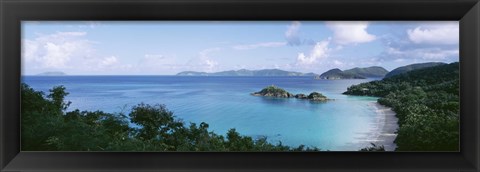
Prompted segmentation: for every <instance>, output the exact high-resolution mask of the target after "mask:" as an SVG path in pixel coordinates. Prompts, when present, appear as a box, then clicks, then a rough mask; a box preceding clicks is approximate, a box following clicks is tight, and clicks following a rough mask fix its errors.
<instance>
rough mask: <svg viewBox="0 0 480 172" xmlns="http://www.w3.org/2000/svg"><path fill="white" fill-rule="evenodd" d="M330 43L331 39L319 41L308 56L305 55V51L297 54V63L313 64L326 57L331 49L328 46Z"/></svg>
mask: <svg viewBox="0 0 480 172" xmlns="http://www.w3.org/2000/svg"><path fill="white" fill-rule="evenodd" d="M329 44H330V39H327V40H324V41H321V42H317V43H316V44H315V46H314V47H313V49H312V51H311V52H310V54H309V55H308V56H307V55H305V53H299V54H298V56H297V64H300V65H311V64H313V63H315V62H317V61H318V60H319V59H322V58H326V57H327V56H328V53H329V51H330V49H329V48H328V45H329Z"/></svg>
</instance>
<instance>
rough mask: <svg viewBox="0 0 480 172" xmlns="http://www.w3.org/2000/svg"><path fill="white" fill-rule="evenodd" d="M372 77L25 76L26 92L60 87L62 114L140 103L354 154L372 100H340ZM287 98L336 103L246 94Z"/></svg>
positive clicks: (217, 127)
mask: <svg viewBox="0 0 480 172" xmlns="http://www.w3.org/2000/svg"><path fill="white" fill-rule="evenodd" d="M370 80H372V79H364V80H363V79H355V80H314V79H313V78H312V77H202V76H192V77H189V76H24V77H23V82H25V83H27V84H28V85H30V86H31V87H32V88H34V89H36V90H40V91H44V92H46V93H47V92H48V90H49V89H51V88H52V87H53V86H57V85H64V86H65V87H66V88H67V92H69V93H70V94H69V95H68V96H67V97H66V100H68V101H71V102H72V104H71V106H70V108H69V109H68V110H74V109H80V110H90V111H95V110H102V111H105V112H112V113H118V112H125V113H128V112H129V111H130V108H131V107H132V106H134V105H137V104H138V103H141V102H143V103H148V104H165V105H166V107H167V108H168V109H169V110H171V111H173V112H174V114H175V116H177V117H178V118H182V119H183V120H184V121H185V122H186V123H188V122H195V123H197V124H198V123H200V122H206V123H208V124H209V125H210V130H211V131H214V132H216V133H218V134H225V133H226V132H227V130H228V129H230V128H235V129H236V130H237V131H238V132H239V133H241V134H243V135H248V136H252V137H254V138H258V137H261V136H266V137H267V139H268V140H269V141H270V142H271V143H278V142H280V141H281V142H282V143H283V144H286V145H290V146H298V145H300V144H304V145H306V146H316V147H319V148H321V149H322V150H333V151H337V150H338V151H342V150H352V151H355V150H358V149H360V148H363V147H365V146H367V145H364V144H356V143H357V142H358V139H359V138H361V137H363V136H365V133H368V132H369V131H370V130H371V129H372V127H373V126H372V122H373V121H374V120H375V117H376V113H375V110H374V109H373V108H372V106H369V104H372V103H373V102H376V100H377V98H374V97H359V96H346V95H342V94H341V93H342V92H344V91H346V89H347V87H349V86H351V85H353V84H358V83H362V82H368V81H370ZM272 84H273V85H275V86H279V87H281V88H284V89H285V90H287V91H289V92H291V93H293V94H298V93H304V94H309V93H310V92H313V91H317V92H320V93H322V94H324V95H326V96H327V97H329V98H332V99H335V101H329V102H326V103H314V102H310V101H308V100H297V99H295V98H290V99H281V98H267V97H256V96H251V95H250V93H252V92H257V91H260V90H261V89H262V88H264V87H266V86H269V85H272Z"/></svg>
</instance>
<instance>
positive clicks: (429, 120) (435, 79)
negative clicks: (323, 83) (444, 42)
mask: <svg viewBox="0 0 480 172" xmlns="http://www.w3.org/2000/svg"><path fill="white" fill-rule="evenodd" d="M344 94H349V95H368V96H378V97H381V98H380V99H378V102H379V103H380V104H382V105H386V106H389V107H392V109H393V111H395V112H396V116H397V117H398V119H399V121H398V124H399V130H398V135H397V138H396V140H395V142H396V144H397V146H398V148H397V150H399V151H458V150H459V144H458V141H459V113H460V109H459V108H460V106H459V63H458V62H457V63H452V64H446V65H439V66H435V67H428V68H423V69H417V70H412V71H410V72H407V73H403V74H398V75H395V76H392V77H389V78H385V79H383V80H381V81H372V82H368V83H362V84H358V85H354V86H351V87H349V88H348V90H347V91H346V92H345V93H344Z"/></svg>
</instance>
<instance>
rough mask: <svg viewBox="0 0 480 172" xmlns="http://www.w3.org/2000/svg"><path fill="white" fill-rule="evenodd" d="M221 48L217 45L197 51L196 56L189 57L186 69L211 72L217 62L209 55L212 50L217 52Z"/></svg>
mask: <svg viewBox="0 0 480 172" xmlns="http://www.w3.org/2000/svg"><path fill="white" fill-rule="evenodd" d="M220 50H222V49H221V48H219V47H215V48H207V49H204V50H202V51H200V52H199V53H198V56H197V57H194V58H192V59H190V61H189V62H187V64H186V66H188V70H194V71H202V72H212V71H214V70H215V69H216V68H217V67H218V65H219V63H218V62H217V61H216V60H214V59H213V58H212V57H210V55H211V54H212V53H214V52H218V51H220Z"/></svg>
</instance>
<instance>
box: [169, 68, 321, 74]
mask: <svg viewBox="0 0 480 172" xmlns="http://www.w3.org/2000/svg"><path fill="white" fill-rule="evenodd" d="M315 75H317V74H315V73H301V72H291V71H284V70H280V69H263V70H247V69H240V70H229V71H222V72H214V73H207V72H195V71H184V72H180V73H178V74H177V76H315Z"/></svg>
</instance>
